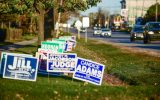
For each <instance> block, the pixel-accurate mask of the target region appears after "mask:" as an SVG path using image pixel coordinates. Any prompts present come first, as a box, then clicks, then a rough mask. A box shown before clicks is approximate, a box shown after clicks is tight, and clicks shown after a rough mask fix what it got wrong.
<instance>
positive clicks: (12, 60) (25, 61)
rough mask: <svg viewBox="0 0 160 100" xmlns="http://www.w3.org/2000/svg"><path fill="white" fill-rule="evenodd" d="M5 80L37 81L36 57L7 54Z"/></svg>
mask: <svg viewBox="0 0 160 100" xmlns="http://www.w3.org/2000/svg"><path fill="white" fill-rule="evenodd" d="M6 56H7V58H6V61H5V66H4V71H3V78H9V79H17V80H27V81H36V77H37V68H38V60H37V58H35V57H28V56H24V55H16V54H7V55H6Z"/></svg>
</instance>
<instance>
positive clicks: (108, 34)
mask: <svg viewBox="0 0 160 100" xmlns="http://www.w3.org/2000/svg"><path fill="white" fill-rule="evenodd" d="M111 35H112V31H111V29H108V28H102V29H101V36H103V37H111Z"/></svg>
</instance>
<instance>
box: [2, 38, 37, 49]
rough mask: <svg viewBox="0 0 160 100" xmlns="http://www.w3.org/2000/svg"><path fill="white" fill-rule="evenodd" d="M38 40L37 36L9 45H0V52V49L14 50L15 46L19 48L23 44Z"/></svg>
mask: <svg viewBox="0 0 160 100" xmlns="http://www.w3.org/2000/svg"><path fill="white" fill-rule="evenodd" d="M37 40H38V38H34V39H32V40H25V41H21V42H17V43H14V44H11V45H5V46H1V47H0V52H1V51H10V50H15V49H16V48H21V47H23V46H25V45H30V44H33V43H35V42H36V41H37Z"/></svg>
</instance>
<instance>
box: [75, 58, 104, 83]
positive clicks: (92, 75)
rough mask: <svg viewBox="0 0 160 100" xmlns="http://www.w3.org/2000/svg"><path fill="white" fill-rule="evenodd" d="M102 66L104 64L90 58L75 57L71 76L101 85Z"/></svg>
mask: <svg viewBox="0 0 160 100" xmlns="http://www.w3.org/2000/svg"><path fill="white" fill-rule="evenodd" d="M104 67H105V66H104V65H102V64H99V63H96V62H93V61H91V60H86V59H83V58H77V65H76V67H75V72H74V74H73V78H75V79H78V80H82V81H86V82H89V83H92V84H96V85H101V83H102V78H103V72H104Z"/></svg>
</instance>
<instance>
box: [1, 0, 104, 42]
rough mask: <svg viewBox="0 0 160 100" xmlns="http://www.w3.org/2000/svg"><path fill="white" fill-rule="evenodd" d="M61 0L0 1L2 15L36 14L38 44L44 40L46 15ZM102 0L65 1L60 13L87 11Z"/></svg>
mask: <svg viewBox="0 0 160 100" xmlns="http://www.w3.org/2000/svg"><path fill="white" fill-rule="evenodd" d="M57 1H59V0H3V1H0V14H5V13H17V14H24V13H32V14H33V13H36V15H37V18H38V20H37V21H38V44H39V45H40V43H41V41H43V40H44V15H45V14H46V13H47V12H48V11H49V10H50V9H51V8H53V7H54V6H55V7H56V3H55V2H57ZM100 1H101V0H63V4H62V5H59V6H58V8H57V10H58V12H62V13H63V12H67V11H79V10H83V11H84V10H86V9H88V8H89V7H92V6H95V5H96V4H97V3H98V2H100Z"/></svg>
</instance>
